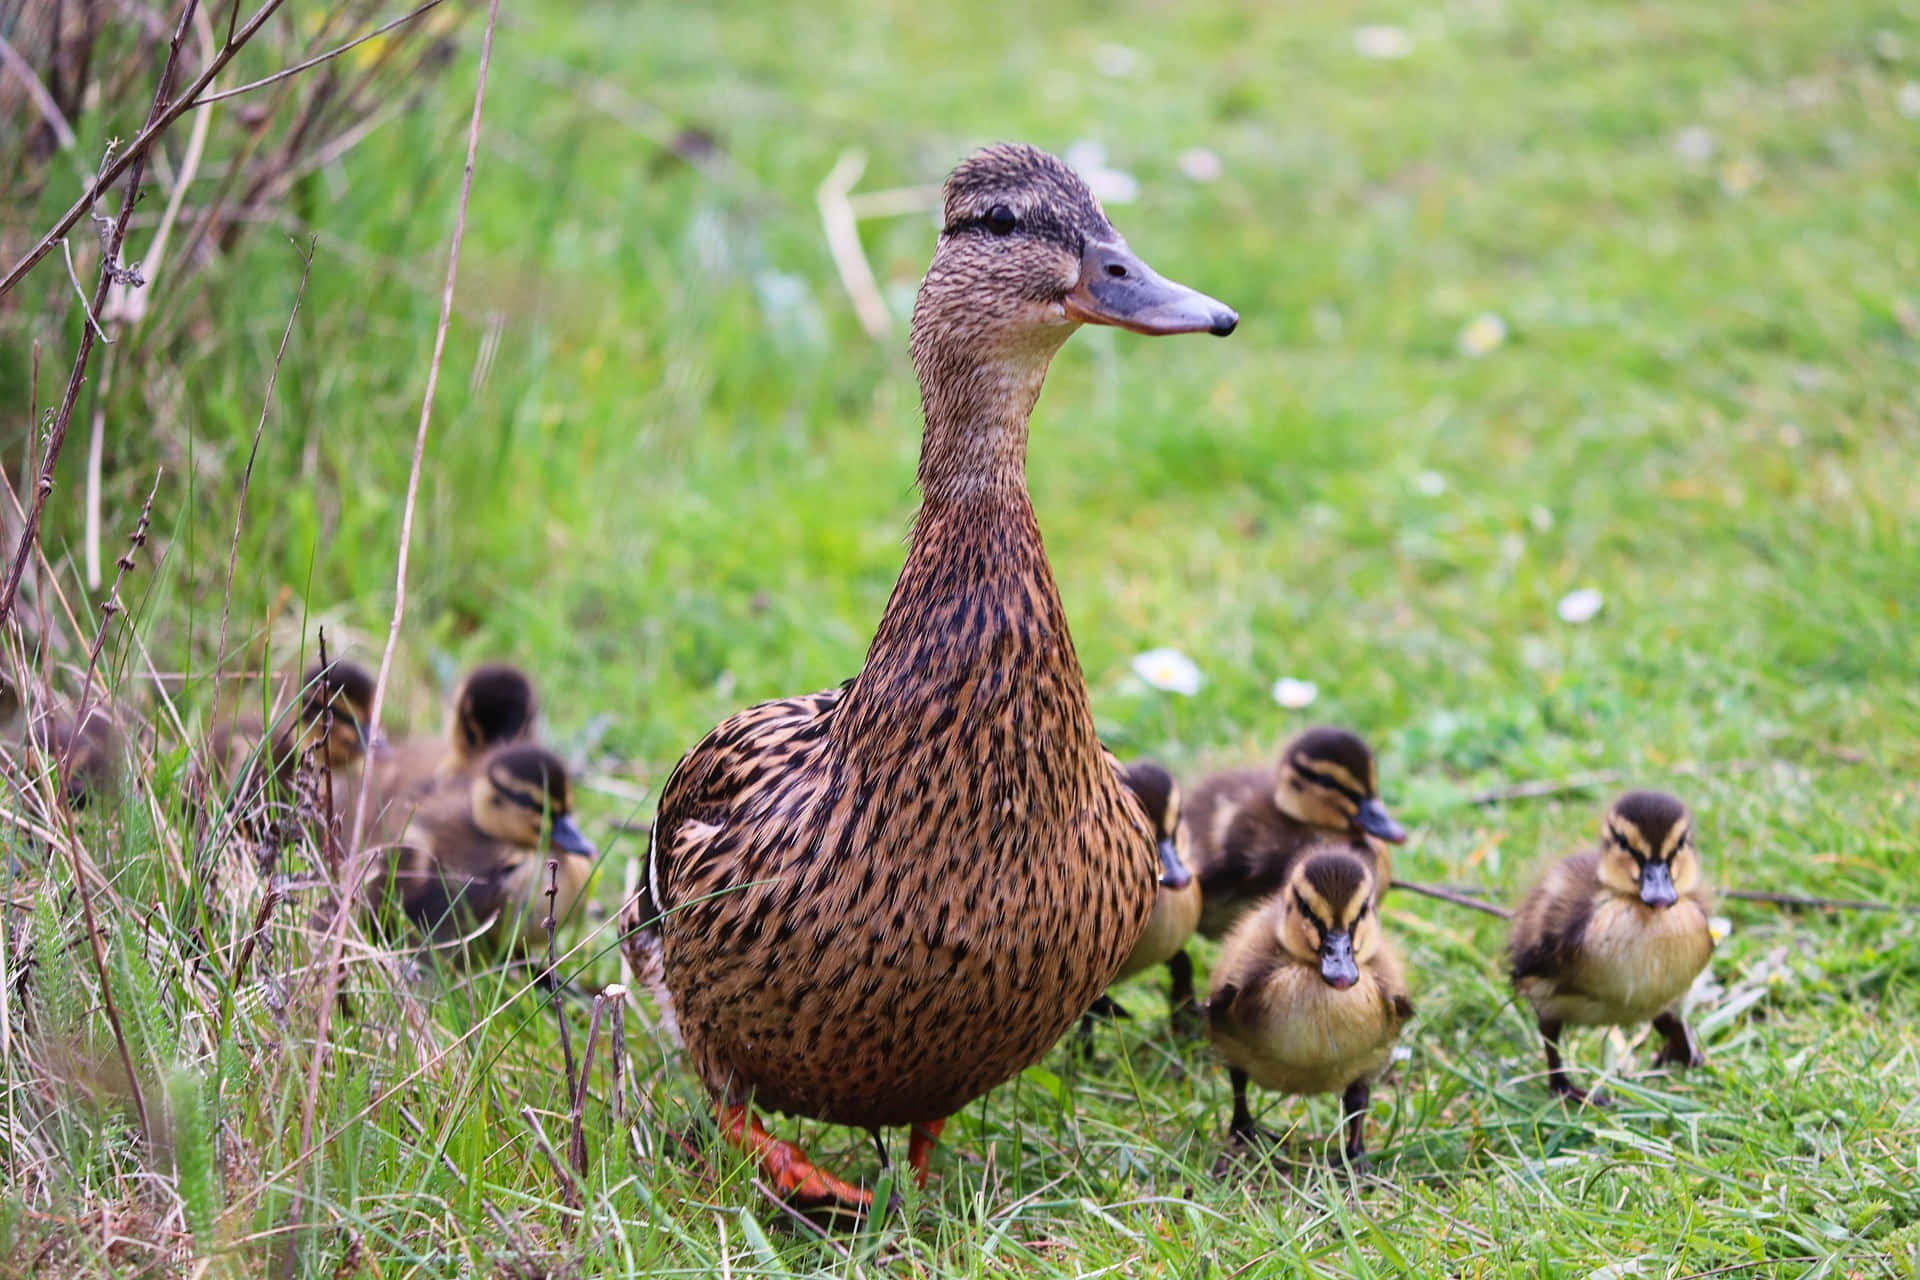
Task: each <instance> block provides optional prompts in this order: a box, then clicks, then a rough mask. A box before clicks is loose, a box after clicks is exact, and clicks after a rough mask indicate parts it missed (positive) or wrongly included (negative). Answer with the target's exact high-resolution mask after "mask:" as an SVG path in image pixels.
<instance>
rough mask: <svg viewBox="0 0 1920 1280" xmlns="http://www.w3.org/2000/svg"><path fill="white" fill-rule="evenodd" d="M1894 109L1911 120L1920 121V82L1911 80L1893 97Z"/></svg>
mask: <svg viewBox="0 0 1920 1280" xmlns="http://www.w3.org/2000/svg"><path fill="white" fill-rule="evenodd" d="M1893 105H1894V109H1895V110H1897V111H1898V112H1899V113H1900V114H1901V115H1903V116H1905V117H1906V118H1907V119H1909V120H1920V80H1909V81H1907V82H1906V83H1905V84H1903V85H1901V86H1900V92H1898V93H1896V94H1894V95H1893Z"/></svg>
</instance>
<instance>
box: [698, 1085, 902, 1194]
mask: <svg viewBox="0 0 1920 1280" xmlns="http://www.w3.org/2000/svg"><path fill="white" fill-rule="evenodd" d="M719 1120H720V1136H721V1137H723V1138H725V1139H726V1140H727V1141H728V1142H730V1143H732V1144H733V1145H734V1146H735V1147H738V1148H739V1149H740V1150H741V1151H744V1152H745V1153H746V1154H748V1155H750V1156H752V1157H753V1158H754V1159H755V1160H756V1161H758V1162H759V1164H760V1172H761V1173H762V1174H764V1175H765V1176H766V1179H767V1181H768V1182H769V1183H770V1184H771V1185H772V1187H773V1189H774V1191H775V1192H776V1193H778V1194H779V1196H780V1198H781V1199H783V1200H785V1201H786V1202H787V1203H788V1204H790V1205H792V1206H793V1207H794V1208H796V1209H802V1210H805V1211H807V1212H810V1213H811V1212H825V1213H836V1214H846V1215H848V1216H851V1217H856V1218H863V1217H865V1216H866V1215H867V1212H868V1211H869V1210H871V1209H872V1208H873V1193H872V1192H871V1191H868V1190H866V1189H865V1188H864V1187H856V1186H854V1185H853V1184H852V1183H850V1182H843V1181H841V1180H840V1179H839V1178H836V1177H834V1176H833V1175H832V1174H830V1173H828V1172H826V1171H825V1170H823V1169H820V1168H817V1167H816V1166H815V1165H814V1163H813V1161H811V1160H809V1159H807V1153H806V1152H804V1151H802V1150H801V1149H800V1148H799V1147H797V1146H795V1145H794V1144H793V1143H791V1142H783V1141H781V1140H780V1139H779V1138H776V1137H774V1136H773V1135H772V1134H770V1133H768V1132H767V1131H766V1128H765V1127H764V1126H763V1125H762V1124H761V1123H760V1120H759V1118H758V1117H757V1116H755V1115H754V1114H753V1111H752V1109H751V1108H749V1107H746V1106H744V1105H740V1104H728V1103H724V1102H723V1103H721V1104H720V1107H719Z"/></svg>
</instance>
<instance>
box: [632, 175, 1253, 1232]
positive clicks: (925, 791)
mask: <svg viewBox="0 0 1920 1280" xmlns="http://www.w3.org/2000/svg"><path fill="white" fill-rule="evenodd" d="M944 216H945V223H944V228H943V230H942V231H941V233H940V238H939V243H938V246H937V248H936V249H935V251H934V257H933V263H932V265H931V266H930V267H929V268H928V270H927V275H926V279H925V280H924V281H923V282H922V284H921V286H920V294H919V298H918V300H917V302H916V304H915V306H914V314H913V327H912V351H913V360H914V367H915V369H916V371H917V372H918V374H919V377H920V390H921V402H922V406H923V409H924V412H925V418H926V429H925V434H924V437H923V440H922V444H921V454H920V469H919V482H920V489H921V493H922V502H921V507H920V513H919V516H918V518H917V519H916V520H915V522H914V526H913V535H912V540H911V547H910V549H909V551H908V553H907V559H906V564H905V566H904V567H903V568H902V570H901V573H900V578H899V581H898V582H897V583H896V584H895V586H894V590H893V596H892V598H891V599H890V600H889V601H888V604H887V609H886V613H885V615H884V616H883V617H882V618H881V620H880V625H879V629H878V631H877V633H876V635H875V636H874V640H873V644H872V647H871V648H870V649H869V650H868V653H867V660H866V664H865V666H864V667H862V669H861V671H860V674H859V675H858V676H856V677H854V678H853V679H852V680H850V681H848V682H847V683H846V684H844V685H842V686H840V687H839V688H837V689H830V690H827V691H826V692H823V693H816V694H811V695H808V696H805V697H798V698H788V699H783V700H781V701H777V702H767V703H762V704H761V705H759V706H756V707H752V708H749V709H748V710H746V711H743V712H740V713H739V714H738V715H735V716H734V717H732V718H731V719H729V720H727V721H725V722H724V723H722V724H721V725H720V726H719V727H718V728H717V729H715V730H714V731H713V732H712V733H710V734H708V735H707V737H706V738H705V739H704V740H703V741H702V742H701V743H700V744H699V745H698V746H696V747H695V748H694V749H693V750H692V751H691V752H689V753H688V754H687V756H686V757H685V758H684V759H683V760H681V761H680V764H679V766H678V767H677V768H676V769H675V770H674V772H673V775H672V776H671V777H670V778H669V779H668V781H667V785H666V788H665V790H664V791H663V792H662V794H661V798H660V808H659V815H658V817H657V819H656V820H655V823H654V827H653V834H652V839H651V842H650V844H649V846H648V854H647V867H646V872H647V874H646V883H645V885H644V886H643V888H642V890H641V892H640V893H639V894H638V895H636V897H635V899H634V900H633V901H632V902H630V903H629V904H628V907H627V910H626V911H625V913H624V916H625V924H626V926H627V931H628V935H629V942H628V951H629V956H630V958H631V959H632V960H633V962H634V965H635V968H636V969H645V968H647V967H648V966H650V965H651V964H653V963H655V962H656V961H657V963H658V965H659V967H660V970H661V976H662V978H663V981H664V986H665V988H666V990H667V991H668V993H669V994H670V997H671V1000H672V1002H673V1004H674V1006H675V1011H676V1012H677V1015H678V1021H679V1028H680V1031H681V1033H682V1034H683V1036H684V1038H685V1042H686V1047H687V1052H688V1054H689V1055H690V1057H691V1058H692V1060H693V1065H694V1067H695V1068H696V1069H697V1070H698V1072H699V1074H700V1076H701V1078H702V1079H703V1080H704V1081H705V1083H706V1085H707V1087H708V1088H709V1089H710V1090H711V1091H712V1093H713V1096H714V1098H715V1100H716V1104H717V1107H718V1113H719V1120H720V1131H721V1133H722V1134H723V1135H724V1136H725V1138H726V1139H727V1140H728V1141H729V1142H731V1143H733V1144H735V1145H737V1146H739V1147H741V1148H742V1149H744V1150H745V1151H747V1152H749V1153H750V1154H751V1155H753V1156H754V1157H755V1158H756V1159H757V1160H758V1161H759V1163H760V1165H761V1167H762V1169H763V1171H764V1173H765V1174H766V1176H767V1178H768V1179H769V1180H770V1181H771V1182H772V1183H773V1185H774V1186H775V1187H777V1188H778V1189H779V1190H780V1191H781V1192H782V1193H783V1194H785V1195H786V1196H787V1197H788V1198H789V1199H790V1200H791V1201H792V1202H795V1203H798V1204H804V1205H808V1206H815V1207H820V1208H825V1209H837V1210H846V1211H850V1212H854V1213H860V1212H864V1211H865V1210H866V1209H867V1208H868V1207H869V1205H870V1193H869V1192H868V1191H866V1190H865V1189H864V1188H860V1187H856V1186H853V1185H851V1184H849V1183H847V1182H845V1181H842V1180H841V1179H839V1178H835V1177H833V1176H831V1175H829V1174H827V1173H825V1172H823V1171H821V1170H819V1169H817V1168H815V1167H814V1166H813V1164H812V1163H811V1162H810V1161H809V1160H808V1159H807V1158H806V1156H805V1154H804V1153H803V1152H801V1151H800V1150H799V1149H798V1148H797V1147H795V1146H793V1145H792V1144H790V1143H786V1142H782V1141H779V1140H777V1139H775V1138H773V1137H772V1136H771V1135H770V1134H769V1133H768V1132H767V1131H766V1130H765V1129H764V1128H762V1127H761V1125H760V1123H759V1121H758V1120H757V1119H755V1118H754V1116H753V1113H752V1111H751V1110H750V1106H751V1104H754V1103H757V1104H759V1105H760V1106H762V1107H767V1108H771V1109H774V1110H778V1111H784V1112H789V1113H792V1114H796V1115H802V1116H811V1117H816V1118H819V1119H822V1120H827V1121H830V1122H833V1123H836V1124H845V1125H854V1126H858V1127H860V1128H864V1129H867V1130H869V1131H870V1132H873V1133H875V1134H876V1135H877V1134H878V1131H879V1130H880V1129H881V1128H883V1127H890V1126H902V1125H906V1126H912V1127H913V1141H912V1143H911V1145H910V1148H909V1161H910V1164H911V1165H912V1167H913V1169H914V1172H915V1173H916V1174H917V1175H924V1172H925V1167H926V1160H927V1156H928V1152H929V1149H930V1144H931V1142H932V1140H933V1138H934V1137H935V1136H936V1135H937V1134H938V1132H939V1128H940V1126H941V1125H942V1124H944V1122H945V1120H946V1117H948V1116H950V1115H951V1114H953V1113H954V1112H955V1111H957V1110H958V1109H960V1108H961V1107H962V1106H964V1105H965V1104H966V1103H967V1102H969V1101H970V1100H972V1099H974V1098H976V1097H979V1096H980V1095H981V1094H982V1093H985V1092H986V1091H987V1090H988V1089H991V1088H992V1087H993V1086H994V1085H996V1084H999V1083H1000V1082H1001V1081H1003V1080H1006V1079H1008V1078H1009V1077H1011V1076H1012V1075H1014V1074H1015V1073H1016V1072H1018V1071H1020V1070H1021V1069H1022V1068H1024V1067H1025V1066H1027V1065H1028V1064H1030V1063H1032V1062H1035V1061H1037V1060H1038V1059H1039V1058H1040V1057H1042V1056H1043V1055H1044V1054H1045V1053H1046V1052H1047V1050H1048V1049H1049V1048H1050V1047H1051V1046H1052V1045H1053V1044H1054V1042H1055V1041H1056V1040H1058V1039H1059V1037H1060V1035H1061V1033H1062V1032H1063V1031H1065V1030H1066V1029H1067V1028H1068V1027H1070V1026H1071V1025H1072V1024H1073V1021H1074V1019H1075V1018H1077V1017H1078V1016H1079V1015H1080V1013H1081V1011H1083V1010H1084V1009H1086V1008H1087V1006H1088V1005H1089V1004H1091V1003H1092V1002H1093V1000H1094V998H1095V997H1096V996H1098V995H1099V994H1100V992H1101V990H1102V989H1103V988H1105V986H1106V985H1107V983H1108V981H1109V980H1111V978H1112V977H1113V975H1114V973H1115V972H1116V971H1117V970H1118V969H1119V967H1120V962H1121V961H1122V960H1124V959H1125V958H1126V956H1127V953H1128V952H1129V951H1130V950H1132V948H1133V944H1134V941H1135V939H1137V938H1138V937H1139V935H1140V932H1141V928H1142V926H1143V925H1144V924H1145V922H1146V919H1147V913H1148V912H1149V911H1150V910H1151V909H1152V906H1153V901H1154V895H1155V893H1156V892H1157V888H1158V882H1159V871H1160V858H1159V854H1158V853H1157V851H1156V849H1155V841H1154V838H1153V833H1152V830H1151V829H1150V827H1149V825H1148V823H1147V820H1146V817H1145V815H1144V814H1143V813H1142V812H1141V811H1140V808H1139V806H1138V805H1137V804H1136V803H1135V802H1134V801H1133V799H1132V798H1131V797H1130V796H1129V795H1128V794H1127V791H1126V789H1125V787H1124V786H1123V785H1122V784H1121V781H1120V778H1119V775H1118V773H1117V771H1116V769H1115V765H1114V761H1113V758H1112V757H1111V756H1110V755H1109V754H1108V753H1107V752H1106V751H1105V750H1103V749H1102V747H1101V746H1100V742H1099V740H1098V739H1097V738H1096V737H1095V736H1094V725H1093V717H1092V714H1091V712H1090V710H1089V707H1088V704H1087V691H1086V682H1085V679H1084V677H1083V676H1082V674H1081V670H1080V663H1079V660H1078V658H1077V657H1076V656H1075V654H1074V649H1073V642H1072V640H1071V639H1070V637H1069V636H1068V633H1067V620H1066V616H1065V614H1064V613H1063V611H1062V609H1061V605H1060V596H1059V593H1058V591H1057V590H1056V589H1055V587H1054V582H1053V575H1052V573H1051V572H1050V570H1049V568H1048V565H1047V557H1046V552H1045V550H1044V549H1043V547H1042V546H1041V541H1040V530H1039V526H1038V525H1037V524H1036V523H1035V520H1034V514H1033V507H1032V505H1031V503H1030V502H1029V500H1028V497H1027V486H1026V445H1027V420H1028V417H1029V415H1030V414H1031V413H1032V410H1033V405H1034V401H1035V399H1036V398H1037V397H1038V396H1039V394H1040V385H1041V382H1042V380H1043V379H1044V378H1045V376H1046V372H1047V365H1048V363H1049V362H1050V361H1051V360H1052V358H1053V355H1054V353H1055V352H1056V351H1058V350H1059V348H1060V345H1061V344H1062V343H1063V342H1065V341H1066V339H1067V337H1068V336H1069V335H1071V334H1072V333H1073V331H1074V330H1075V329H1076V328H1078V327H1079V326H1080V325H1081V324H1111V325H1118V326H1121V327H1123V328H1127V329H1131V330H1133V331H1135V332H1138V333H1146V334H1175V333H1201V332H1212V333H1216V334H1226V333H1230V332H1231V331H1232V330H1233V328H1234V325H1235V324H1236V323H1237V322H1238V317H1236V316H1235V315H1234V313H1233V312H1232V311H1230V310H1228V309H1227V308H1226V307H1224V306H1222V305H1221V304H1220V303H1218V302H1215V301H1214V300H1213V299H1211V298H1208V297H1206V296H1204V295H1202V294H1199V293H1196V292H1195V291H1193V290H1192V289H1189V288H1186V287H1185V286H1183V285H1178V284H1174V283H1172V282H1171V281H1167V280H1163V279H1162V278H1160V277H1159V276H1157V275H1155V274H1154V273H1153V271H1152V270H1151V269H1149V268H1148V267H1147V265H1146V264H1145V263H1143V262H1141V261H1140V259H1139V258H1137V257H1135V256H1134V254H1133V253H1132V251H1131V250H1129V249H1128V247H1127V244H1126V242H1125V241H1124V240H1122V239H1121V237H1120V234H1119V232H1117V231H1115V230H1114V229H1113V226H1112V224H1111V223H1109V222H1108V221H1107V218H1106V215H1105V214H1104V213H1103V212H1102V211H1101V208H1100V205H1099V202H1098V201H1096V200H1095V199H1094V197H1093V195H1092V193H1091V192H1089V191H1088V190H1087V187H1086V184H1085V183H1083V182H1082V181H1081V180H1080V179H1079V177H1077V176H1076V175H1075V174H1074V172H1073V171H1072V170H1071V169H1069V168H1068V167H1067V166H1066V165H1065V164H1063V163H1061V162H1060V161H1059V160H1057V159H1055V158H1054V157H1052V156H1050V155H1047V154H1046V153H1044V152H1041V151H1037V150H1035V149H1034V148H1032V147H1027V146H1013V145H1001V146H994V147H989V148H987V149H985V150H983V151H980V152H978V153H976V154H974V155H973V156H971V157H969V158H968V159H967V160H966V161H965V162H964V163H962V164H961V165H960V167H959V168H958V169H956V170H955V171H954V173H953V175H952V177H950V178H949V179H948V181H947V184H946V189H945V211H944ZM641 926H646V928H645V929H644V930H642V929H641V928H640V927H641ZM880 1145H881V1149H882V1153H883V1155H884V1151H885V1146H884V1143H882V1144H880Z"/></svg>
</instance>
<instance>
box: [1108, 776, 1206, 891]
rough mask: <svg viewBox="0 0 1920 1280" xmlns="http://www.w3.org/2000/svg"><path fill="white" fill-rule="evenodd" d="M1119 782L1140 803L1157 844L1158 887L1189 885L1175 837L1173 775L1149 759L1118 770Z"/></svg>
mask: <svg viewBox="0 0 1920 1280" xmlns="http://www.w3.org/2000/svg"><path fill="white" fill-rule="evenodd" d="M1120 780H1121V781H1122V782H1124V783H1126V785H1127V789H1128V790H1129V791H1131V792H1133V794H1134V798H1135V799H1137V800H1139V801H1140V807H1141V808H1142V809H1144V810H1145V811H1146V814H1147V821H1148V822H1150V823H1152V824H1153V835H1154V838H1155V839H1156V840H1158V841H1159V842H1160V886H1161V888H1163V889H1176V890H1177V889H1184V888H1186V887H1187V886H1188V885H1190V884H1192V883H1193V873H1192V872H1191V871H1189V870H1188V869H1187V862H1186V859H1185V858H1182V857H1181V856H1180V844H1179V840H1178V838H1177V836H1178V832H1179V830H1180V784H1179V783H1177V782H1175V781H1174V780H1173V775H1172V774H1171V773H1168V772H1167V771H1166V770H1165V769H1163V768H1162V767H1160V766H1159V765H1157V764H1155V763H1154V762H1153V761H1151V760H1136V761H1134V762H1133V763H1132V764H1130V765H1128V766H1127V767H1126V768H1124V769H1122V770H1121V771H1120Z"/></svg>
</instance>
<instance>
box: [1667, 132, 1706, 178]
mask: <svg viewBox="0 0 1920 1280" xmlns="http://www.w3.org/2000/svg"><path fill="white" fill-rule="evenodd" d="M1673 154H1675V155H1676V156H1679V157H1680V158H1681V159H1682V160H1684V161H1686V162H1687V163H1688V164H1690V165H1693V166H1694V167H1695V168H1698V167H1699V166H1701V165H1704V164H1705V163H1706V162H1707V161H1709V160H1711V159H1713V131H1712V130H1711V129H1708V128H1707V126H1705V125H1703V124H1690V125H1688V126H1687V127H1686V128H1684V129H1682V130H1681V131H1680V132H1678V133H1676V134H1674V135H1673Z"/></svg>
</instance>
